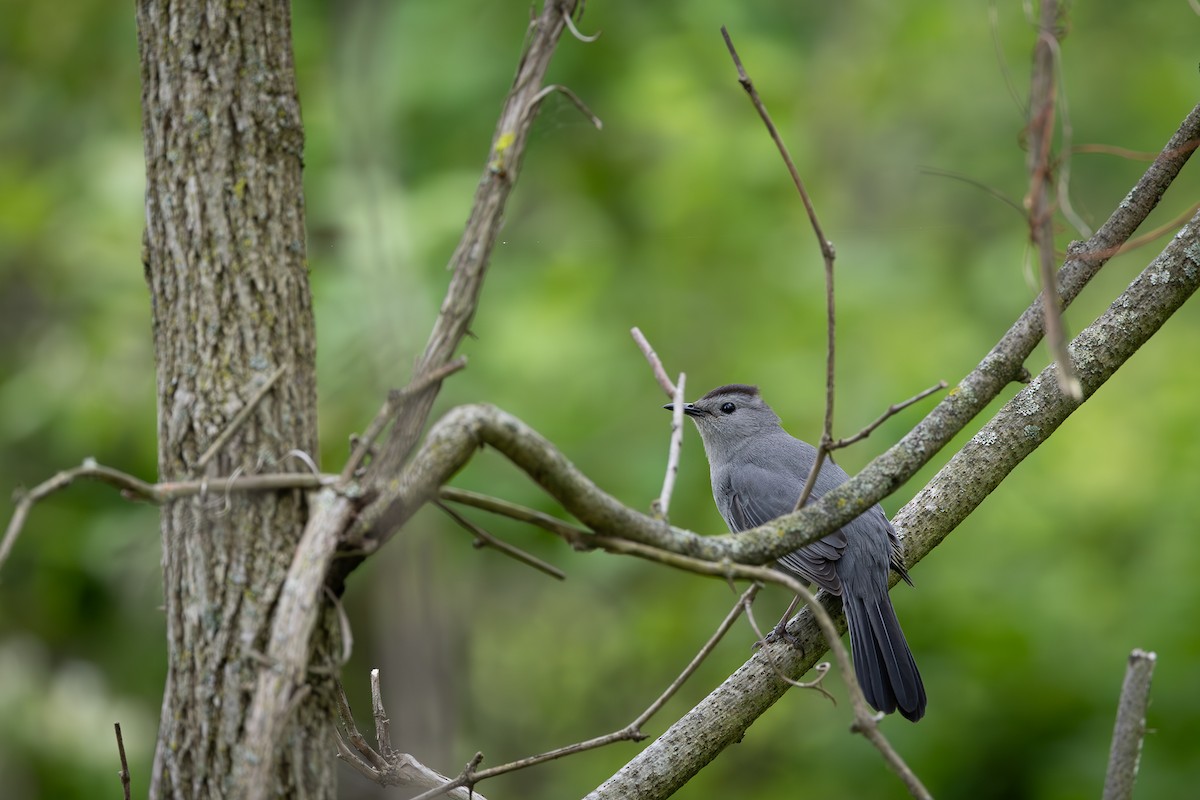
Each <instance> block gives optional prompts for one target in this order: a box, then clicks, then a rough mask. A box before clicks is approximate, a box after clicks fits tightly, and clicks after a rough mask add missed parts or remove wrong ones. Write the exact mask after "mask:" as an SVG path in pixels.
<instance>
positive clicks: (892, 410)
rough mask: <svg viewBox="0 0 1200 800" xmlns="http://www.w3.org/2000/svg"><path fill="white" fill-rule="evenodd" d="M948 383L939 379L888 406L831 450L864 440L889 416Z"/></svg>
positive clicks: (831, 445) (832, 445)
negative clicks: (869, 422)
mask: <svg viewBox="0 0 1200 800" xmlns="http://www.w3.org/2000/svg"><path fill="white" fill-rule="evenodd" d="M947 385H948V384H947V383H946V382H945V381H938V382H937V383H936V384H934V385H933V386H930V387H929V388H928V389H926V390H925V391H923V392H919V393H917V394H915V395H913V396H912V397H910V398H908V399H907V400H902V401H900V402H899V403H894V404H892V405H890V406H888V407H887V410H886V411H884V412H883V413H882V414H880V415H879V417H878V418H877V419H876V420H875V421H874V422H872V423H871V424H870V425H868V426H867V427H865V428H863V429H862V430H861V431H859V432H858V433H856V434H854V435H853V436H847V437H846V438H845V439H838V440H837V441H835V442H831V443H830V445H829V449H830V450H840V449H841V448H843V447H849V446H850V445H852V444H854V443H855V442H859V441H862V440H863V439H865V438H867V437H868V436H870V435H871V434H872V433H873V432H874V431H875V429H876V428H878V427H879V426H880V425H882V424H883V423H884V422H887V420H888V419H889V418H891V417H893V416H895V415H896V414H899V413H900V412H901V411H903V410H904V409H906V408H908V407H909V406H911V405H913V404H914V403H919V402H921V401H922V400H924V399H925V398H926V397H929V395H931V394H933V393H934V392H940V391H941V390H942V389H945V388H946V386H947Z"/></svg>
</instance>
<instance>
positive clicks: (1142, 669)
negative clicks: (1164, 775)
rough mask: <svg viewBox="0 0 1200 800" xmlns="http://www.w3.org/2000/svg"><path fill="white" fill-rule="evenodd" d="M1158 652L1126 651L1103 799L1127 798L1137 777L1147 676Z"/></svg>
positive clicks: (1147, 694) (1147, 685)
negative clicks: (1128, 652) (1123, 679)
mask: <svg viewBox="0 0 1200 800" xmlns="http://www.w3.org/2000/svg"><path fill="white" fill-rule="evenodd" d="M1157 661H1158V656H1157V655H1155V654H1154V653H1153V652H1149V653H1147V652H1145V651H1144V650H1140V649H1135V650H1134V651H1133V652H1132V653H1130V654H1129V664H1128V666H1127V667H1126V669H1125V682H1124V684H1123V685H1122V686H1121V699H1120V701H1119V702H1118V704H1117V722H1116V724H1115V725H1114V726H1113V738H1112V748H1111V750H1110V751H1109V756H1108V772H1107V774H1106V775H1105V777H1104V800H1129V798H1131V797H1133V784H1134V781H1135V780H1137V772H1138V762H1139V761H1140V760H1141V757H1142V742H1143V740H1144V739H1145V737H1146V708H1147V707H1148V706H1149V705H1150V679H1151V678H1152V677H1153V676H1154V665H1155V663H1156V662H1157Z"/></svg>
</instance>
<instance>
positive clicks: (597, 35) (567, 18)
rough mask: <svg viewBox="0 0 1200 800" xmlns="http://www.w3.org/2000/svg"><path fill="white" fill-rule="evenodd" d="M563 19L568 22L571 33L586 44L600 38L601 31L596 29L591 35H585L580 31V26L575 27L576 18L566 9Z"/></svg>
mask: <svg viewBox="0 0 1200 800" xmlns="http://www.w3.org/2000/svg"><path fill="white" fill-rule="evenodd" d="M563 21H564V22H566V23H567V30H569V31H570V32H571V35H572V36H574V37H575V38H576V39H578V40H579V41H581V42H583V43H584V44H591V43H592V42H594V41H596V40H597V39H599V38H600V31H596V32H595V33H593V34H592V35H591V36H585V35H584V34H582V33H580V32H579V28H577V27H575V20H573V19H571V15H570V14H568V13H567V12H566V11H565V10H564V11H563Z"/></svg>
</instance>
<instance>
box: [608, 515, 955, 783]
mask: <svg viewBox="0 0 1200 800" xmlns="http://www.w3.org/2000/svg"><path fill="white" fill-rule="evenodd" d="M595 543H596V546H597V547H600V548H602V549H604V550H607V551H608V552H614V553H624V554H627V555H633V556H637V557H639V558H644V559H647V560H650V561H655V562H658V563H660V564H666V565H668V566H672V567H675V568H677V569H683V570H687V571H689V572H695V573H697V574H700V575H713V576H717V577H721V578H725V579H731V578H743V579H747V580H752V581H759V582H762V583H776V584H779V585H781V586H785V587H787V589H788V590H790V591H791V592H793V593H794V594H796V595H798V596H799V597H801V598H802V599H803V600H804V601H805V602H806V603H808V607H809V609H810V610H811V611H812V615H813V619H814V620H815V621H816V623H817V625H818V627H819V628H820V629H821V633H822V636H823V637H824V638H825V642H826V644H828V645H829V649H830V650H832V651H833V655H834V660H836V661H837V664H838V669H839V670H840V671H841V673H842V679H843V681H844V682H845V684H846V689H847V691H848V693H849V695H850V702H851V706H852V707H853V709H854V723H853V724H852V726H851V730H853V731H854V732H855V733H861V734H862V735H863V737H865V738H866V739H867V741H869V742H870V743H871V744H872V745H874V747H875V748H876V749H877V750H878V751H879V752H880V754H881V755H882V756H883V759H884V761H885V762H886V763H887V765H888V766H889V767H891V769H892V770H893V771H894V772H895V773H896V774H897V775H898V776H899V777H900V779H901V780H902V781H903V782H904V785H905V786H906V787H907V788H908V791H909V792H910V793H911V794H912V796H913V797H917V798H922V799H924V798H932V795H931V794H930V793H929V790H928V789H926V788H925V786H924V785H923V784H922V783H921V781H920V779H919V778H917V776H916V774H915V773H913V771H912V770H911V769H910V768H909V767H908V765H907V764H906V763H905V762H904V759H903V758H901V757H900V754H899V753H897V752H896V750H895V748H893V747H892V745H891V743H890V742H889V741H888V740H887V737H885V736H884V735H883V732H882V731H880V730H879V720H878V717H877V715H876V714H875V713H874V712H873V711H872V710H871V709H870V707H869V706H868V705H867V699H866V697H865V696H864V695H863V692H862V687H860V686H859V684H858V680H857V679H856V678H855V675H854V668H853V664H852V662H851V661H850V654H849V652H848V651H847V650H846V646H845V645H844V644H842V640H841V636H840V634H839V633H838V630H837V627H836V626H835V625H834V624H833V618H832V617H830V616H829V612H828V611H827V610H826V609H825V606H824V605H822V604H821V603H820V602H818V601H817V599H816V597H815V596H814V595H813V593H812V592H811V591H809V588H808V587H807V586H805V585H804V584H803V583H801V582H800V581H798V580H796V579H795V578H794V577H792V576H791V575H788V574H787V573H785V572H782V571H780V570H776V569H773V568H771V567H755V566H749V565H746V564H735V563H733V562H729V561H726V562H723V563H715V562H712V561H701V560H700V559H696V558H691V557H690V556H682V555H679V554H677V553H671V552H669V551H666V550H659V549H658V548H655V547H650V546H649V545H644V544H640V543H638V542H631V541H628V540H625V539H617V538H614V537H611V536H596V537H595ZM765 649H766V648H763V650H765ZM759 652H760V653H761V652H763V651H762V650H760V651H759ZM764 658H768V659H769V658H770V655H769V654H765V655H764Z"/></svg>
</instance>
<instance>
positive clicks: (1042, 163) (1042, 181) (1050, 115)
mask: <svg viewBox="0 0 1200 800" xmlns="http://www.w3.org/2000/svg"><path fill="white" fill-rule="evenodd" d="M1058 16H1059V6H1058V0H1041V19H1040V22H1039V24H1038V38H1037V43H1036V44H1035V45H1034V50H1033V74H1032V77H1031V89H1030V92H1029V127H1028V131H1029V157H1028V166H1029V194H1028V195H1026V198H1025V204H1026V207H1027V208H1028V209H1029V240H1030V242H1032V244H1033V247H1034V251H1035V252H1036V253H1037V258H1038V268H1039V272H1040V274H1041V279H1042V286H1043V291H1042V304H1043V314H1044V315H1045V318H1046V344H1047V345H1048V346H1049V347H1050V352H1051V353H1053V354H1054V360H1055V363H1056V364H1057V365H1058V372H1057V375H1058V382H1059V388H1061V389H1062V392H1063V394H1064V395H1066V396H1068V397H1072V398H1074V399H1075V401H1076V402H1081V401H1082V400H1083V389H1082V387H1081V386H1080V385H1079V378H1078V377H1077V376H1076V375H1074V374H1073V373H1072V372H1071V360H1070V357H1069V355H1068V353H1067V334H1066V331H1065V329H1064V328H1063V322H1062V308H1061V307H1060V305H1059V300H1058V291H1057V286H1056V284H1055V280H1056V278H1055V275H1054V263H1055V260H1056V257H1055V255H1054V203H1053V201H1052V191H1051V175H1052V173H1053V171H1054V170H1053V167H1052V166H1051V164H1050V161H1051V158H1052V154H1051V145H1052V143H1053V141H1054V110H1055V102H1056V91H1057V87H1058V81H1057V68H1056V62H1057V56H1058V39H1059V37H1060V36H1061V35H1063V34H1064V33H1065V31H1064V30H1063V29H1062V28H1061V27H1060V26H1059V25H1058Z"/></svg>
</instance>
